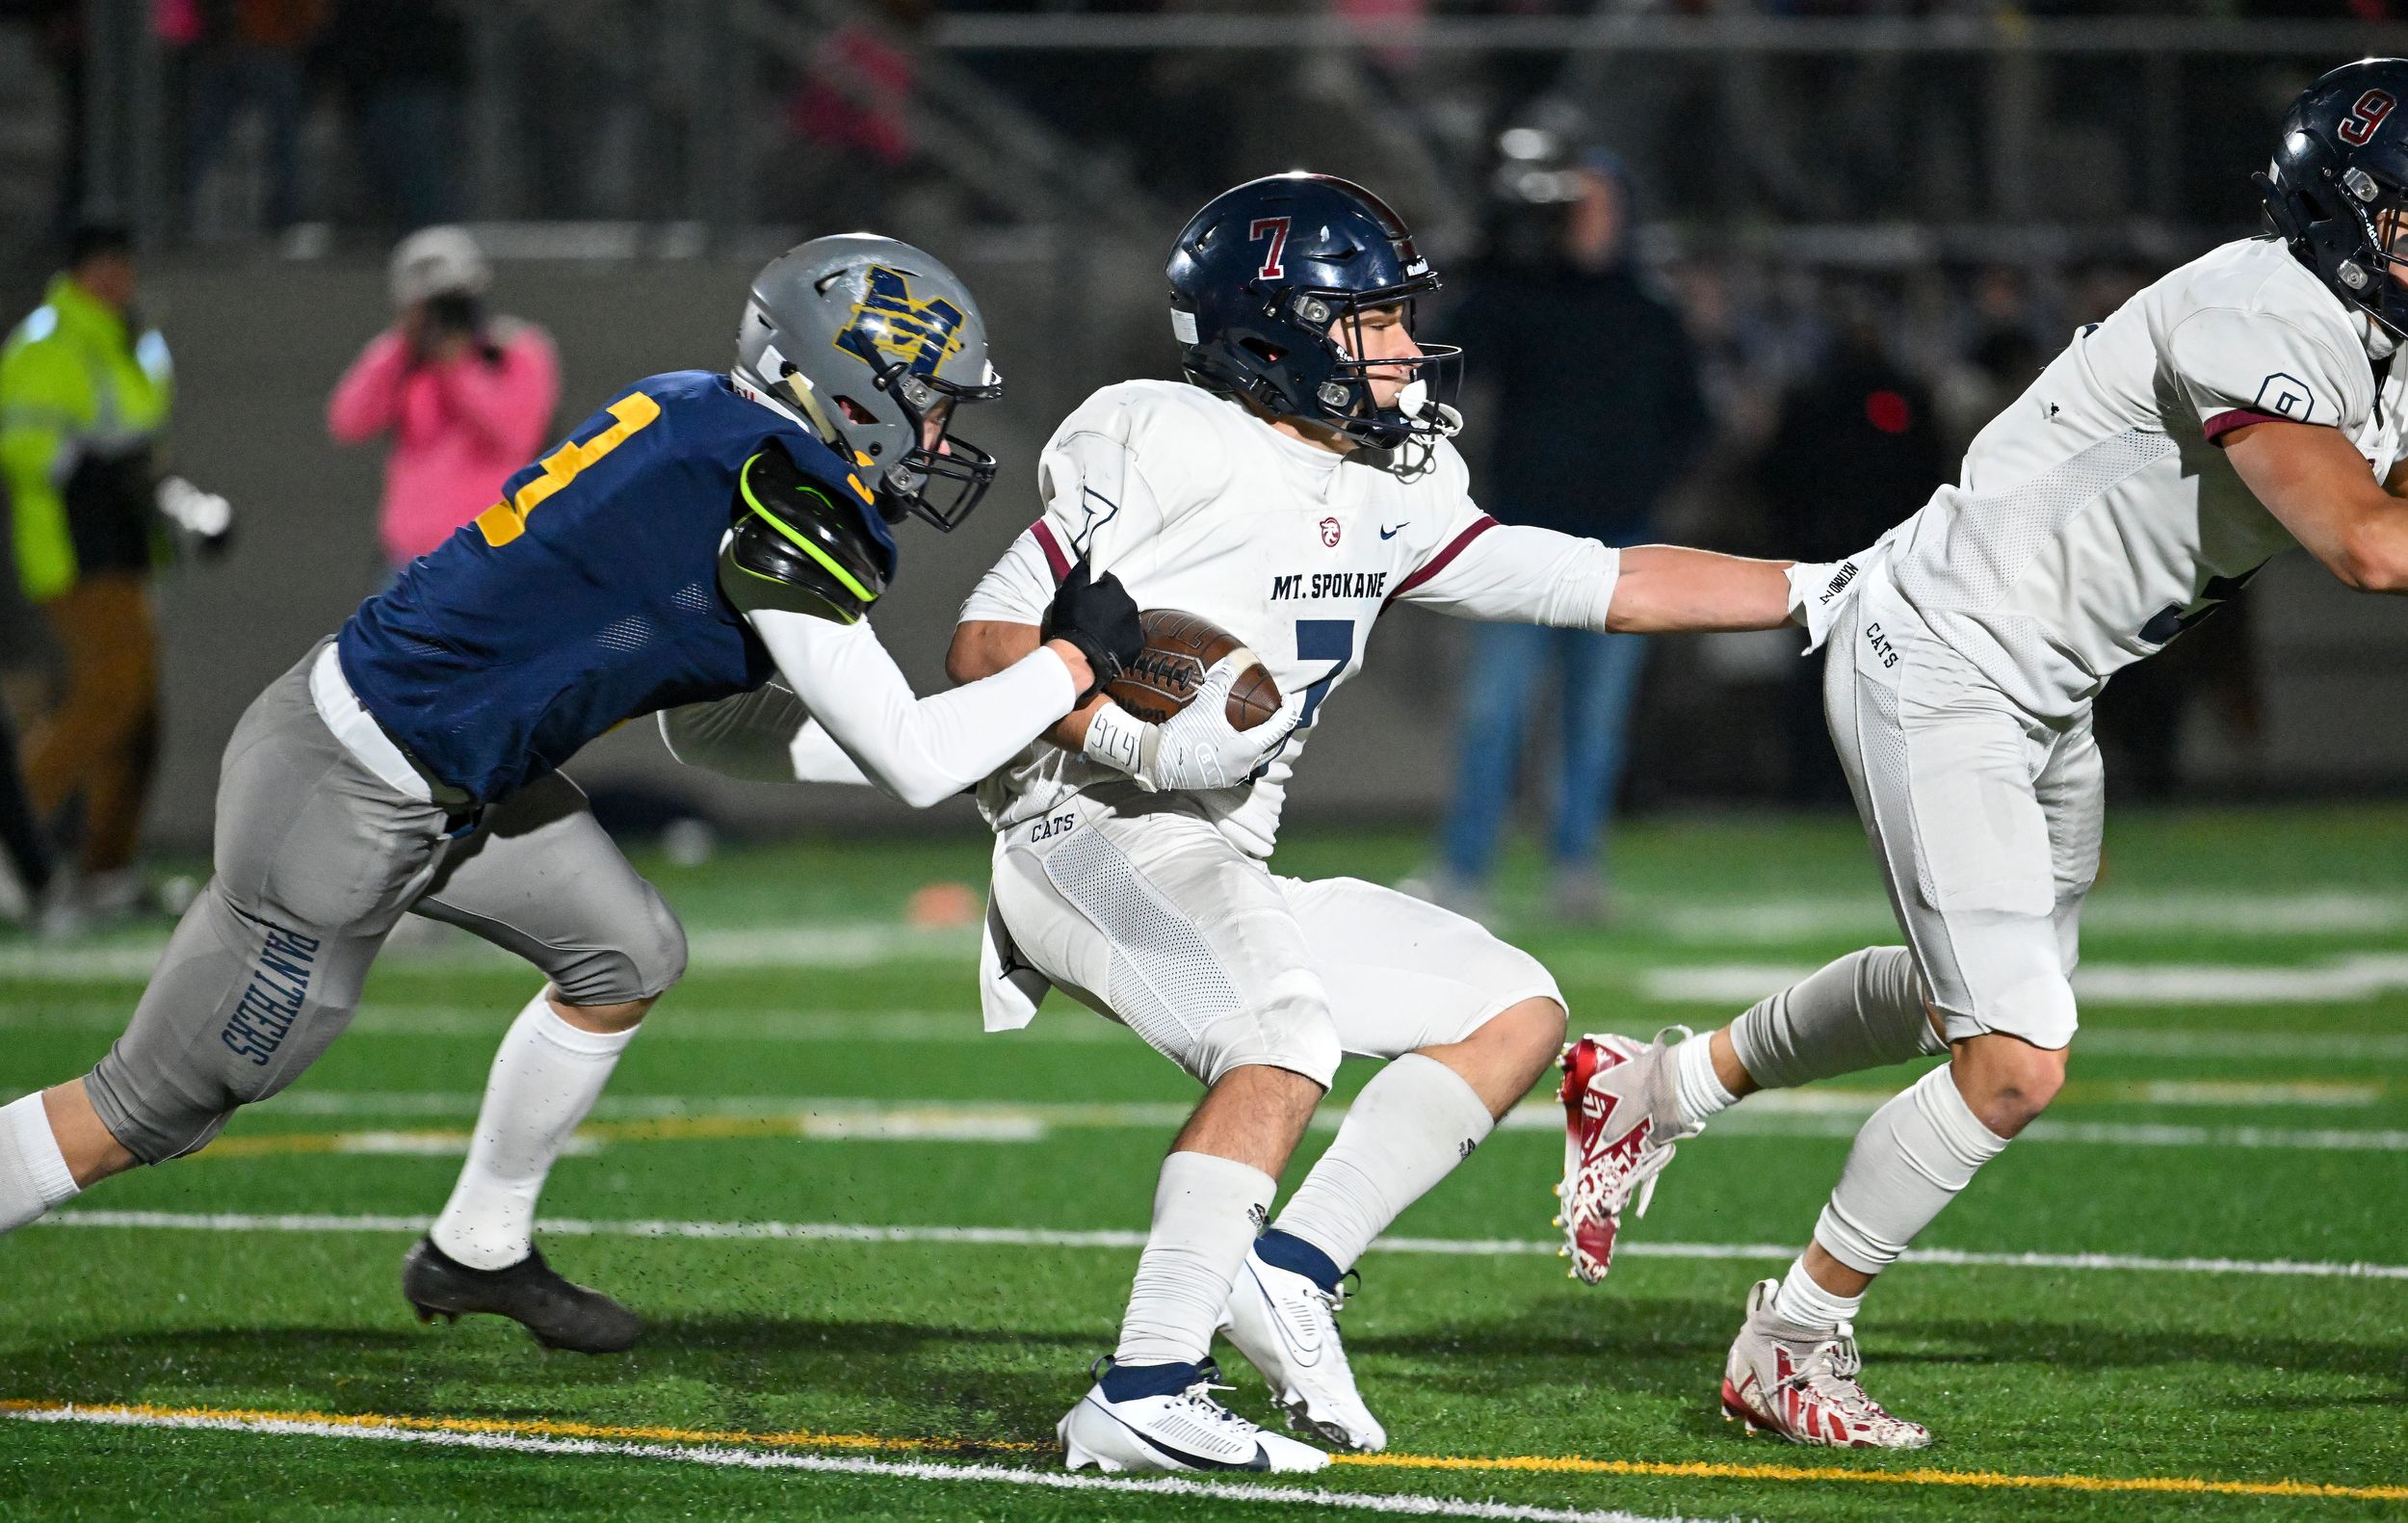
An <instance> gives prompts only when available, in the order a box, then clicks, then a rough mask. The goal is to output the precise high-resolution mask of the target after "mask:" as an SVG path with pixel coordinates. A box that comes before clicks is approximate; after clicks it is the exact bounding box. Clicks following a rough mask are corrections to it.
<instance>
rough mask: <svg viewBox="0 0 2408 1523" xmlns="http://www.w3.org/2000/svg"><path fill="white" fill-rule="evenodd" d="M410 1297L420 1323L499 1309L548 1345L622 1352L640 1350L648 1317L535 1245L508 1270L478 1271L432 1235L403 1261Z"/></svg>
mask: <svg viewBox="0 0 2408 1523" xmlns="http://www.w3.org/2000/svg"><path fill="white" fill-rule="evenodd" d="M402 1295H403V1296H404V1297H406V1298H407V1300H408V1301H409V1303H410V1305H411V1306H413V1307H415V1308H416V1309H417V1312H418V1320H419V1321H420V1322H432V1321H434V1319H435V1318H436V1317H438V1316H440V1317H446V1318H449V1319H450V1320H452V1321H453V1322H458V1321H459V1319H460V1315H461V1314H462V1313H463V1312H491V1313H492V1314H493V1315H495V1316H497V1317H508V1318H509V1319H510V1321H512V1322H514V1323H517V1324H518V1325H519V1326H523V1327H525V1328H526V1329H527V1330H528V1331H529V1332H531V1333H534V1334H535V1337H536V1342H537V1343H539V1344H541V1345H543V1346H544V1347H545V1348H547V1349H566V1350H568V1351H569V1352H572V1353H617V1352H620V1351H622V1350H624V1349H628V1348H632V1347H634V1345H635V1342H636V1339H637V1338H638V1337H639V1336H640V1335H641V1333H642V1332H643V1320H642V1319H641V1318H640V1317H638V1316H637V1315H636V1314H635V1313H634V1312H632V1311H629V1310H628V1309H627V1308H626V1307H624V1306H622V1305H620V1304H619V1303H618V1302H616V1301H615V1300H611V1298H609V1297H608V1296H605V1295H603V1294H602V1293H601V1292H600V1291H598V1290H593V1289H589V1287H587V1286H584V1285H578V1284H574V1283H572V1282H570V1281H568V1280H566V1279H563V1278H562V1277H561V1275H560V1274H559V1273H558V1272H557V1271H555V1270H554V1269H553V1268H552V1266H550V1265H549V1264H546V1263H544V1262H543V1254H542V1253H541V1252H540V1251H539V1250H537V1249H536V1248H533V1247H530V1248H529V1249H528V1250H527V1256H526V1257H525V1258H523V1259H520V1260H519V1261H518V1262H517V1263H515V1264H512V1265H511V1266H510V1268H508V1269H498V1270H481V1269H470V1268H469V1267H468V1266H467V1265H465V1264H462V1263H460V1262H459V1261H458V1259H456V1258H453V1257H452V1256H451V1255H450V1254H448V1253H446V1252H444V1251H443V1250H442V1249H441V1248H439V1247H435V1246H434V1240H433V1239H432V1238H420V1239H419V1240H418V1241H417V1243H416V1244H414V1245H412V1246H411V1247H410V1250H409V1252H408V1253H407V1254H406V1255H404V1256H403V1259H402Z"/></svg>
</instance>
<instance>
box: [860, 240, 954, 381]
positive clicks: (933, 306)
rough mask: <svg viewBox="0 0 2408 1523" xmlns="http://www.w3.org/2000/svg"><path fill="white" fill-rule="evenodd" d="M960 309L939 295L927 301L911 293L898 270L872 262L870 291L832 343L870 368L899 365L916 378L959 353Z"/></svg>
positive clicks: (931, 373)
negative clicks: (922, 300)
mask: <svg viewBox="0 0 2408 1523" xmlns="http://www.w3.org/2000/svg"><path fill="white" fill-rule="evenodd" d="M962 322H963V314H962V310H961V308H959V307H957V306H955V305H954V303H952V302H948V301H946V300H945V299H944V298H942V297H932V298H930V299H929V300H928V301H926V302H921V301H916V300H914V299H913V297H912V295H911V280H910V277H909V276H905V275H904V274H903V272H902V271H900V270H889V269H887V268H886V267H885V266H884V265H872V266H871V267H870V270H869V289H868V290H867V291H866V292H865V293H864V294H863V296H862V298H861V300H860V301H859V302H856V303H855V304H854V306H853V309H852V320H851V322H850V323H848V324H847V325H846V326H845V328H844V329H843V330H842V331H840V332H839V333H837V335H836V347H837V348H838V349H841V350H844V351H846V352H847V353H848V354H855V355H858V356H859V357H860V358H861V360H862V361H863V362H864V363H866V364H867V365H869V367H870V368H871V369H873V370H884V369H885V368H886V367H887V366H889V365H892V364H901V365H902V366H903V368H904V369H905V370H907V371H909V372H910V373H911V374H912V375H915V376H933V375H935V374H936V373H937V372H938V371H939V370H941V369H943V368H944V364H945V361H947V360H949V359H951V358H953V357H954V356H955V354H960V353H961V325H962Z"/></svg>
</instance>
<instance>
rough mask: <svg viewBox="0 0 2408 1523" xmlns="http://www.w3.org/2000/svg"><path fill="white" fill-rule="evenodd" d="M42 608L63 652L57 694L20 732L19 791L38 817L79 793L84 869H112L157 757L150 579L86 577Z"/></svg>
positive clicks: (126, 846) (122, 858) (127, 851)
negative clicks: (29, 728)
mask: <svg viewBox="0 0 2408 1523" xmlns="http://www.w3.org/2000/svg"><path fill="white" fill-rule="evenodd" d="M41 612H42V615H43V617H46V618H48V619H49V620H50V627H51V630H52V632H53V633H54V634H55V635H56V636H57V638H58V642H59V646H60V649H61V650H62V651H64V652H65V656H66V696H65V700H64V701H63V702H61V703H60V704H59V706H58V707H57V708H56V709H54V710H52V711H51V713H50V714H49V716H48V717H47V718H45V719H43V720H42V721H41V722H40V723H39V724H38V725H36V726H35V727H34V729H33V732H32V733H31V734H30V735H29V736H28V737H27V738H26V748H25V792H26V794H27V796H28V797H29V798H30V799H31V800H32V801H33V805H34V812H35V814H36V815H37V816H38V817H39V818H40V819H41V820H43V821H48V820H49V819H50V818H51V817H52V816H54V815H56V814H57V813H58V812H59V811H60V810H61V809H63V808H65V806H66V804H67V803H68V802H69V801H72V800H74V799H76V798H77V797H79V796H80V797H81V798H82V799H83V801H84V852H83V867H84V871H85V872H86V873H109V872H115V871H116V870H118V868H122V867H128V866H131V865H132V863H133V860H134V846H135V841H136V839H137V837H138V836H139V834H140V832H141V830H142V824H143V804H144V801H145V800H146V799H147V798H148V797H149V794H150V778H151V774H152V772H153V771H154V770H155V769H156V768H157V765H158V759H159V653H158V635H157V631H156V629H155V628H154V626H153V624H152V622H151V617H150V587H149V579H148V578H147V577H144V576H141V575H138V574H136V573H134V572H130V571H106V572H102V573H100V574H99V575H96V576H90V577H86V578H85V579H84V580H83V581H81V582H78V583H77V584H76V585H75V586H74V587H72V588H70V589H68V590H67V591H65V592H63V593H61V594H60V595H58V596H57V597H54V598H52V599H50V600H49V601H48V602H46V603H44V604H42V605H41Z"/></svg>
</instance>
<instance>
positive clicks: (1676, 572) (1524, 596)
mask: <svg viewBox="0 0 2408 1523" xmlns="http://www.w3.org/2000/svg"><path fill="white" fill-rule="evenodd" d="M1454 543H1455V545H1456V546H1457V548H1456V549H1455V550H1454V552H1453V554H1451V555H1448V556H1445V557H1443V558H1442V559H1441V560H1440V561H1438V562H1436V563H1434V565H1436V569H1435V570H1434V571H1426V572H1424V573H1421V574H1418V575H1416V576H1414V577H1412V578H1409V579H1408V580H1407V581H1406V583H1405V588H1404V590H1403V591H1400V592H1399V593H1398V594H1397V595H1398V596H1399V597H1400V598H1402V599H1403V600H1405V601H1407V602H1413V603H1422V604H1425V605H1428V606H1431V607H1435V608H1438V609H1440V610H1441V611H1443V612H1446V613H1451V614H1458V615H1461V616H1462V617H1467V618H1484V619H1494V620H1498V621H1501V622H1505V623H1526V624H1546V625H1550V626H1552V627H1555V628H1559V629H1598V630H1611V631H1614V632H1616V633H1627V634H1672V633H1677V632H1683V631H1705V630H1729V629H1777V628H1779V627H1780V626H1781V625H1783V624H1785V623H1788V622H1790V618H1791V609H1792V605H1793V597H1792V593H1791V590H1790V575H1789V573H1790V568H1791V566H1792V565H1793V563H1791V562H1788V561H1748V560H1742V559H1741V558H1740V557H1738V556H1730V555H1717V554H1715V553H1714V552H1713V551H1711V550H1689V549H1684V548H1683V547H1681V546H1679V545H1671V544H1643V545H1635V546H1633V547H1631V548H1629V549H1627V550H1615V549H1613V548H1611V547H1610V546H1608V545H1604V544H1600V543H1599V542H1598V541H1596V540H1594V539H1587V538H1581V537H1579V536H1577V535H1568V534H1558V533H1557V532H1556V531H1555V530H1552V529H1534V528H1531V527H1529V526H1527V525H1519V524H1499V523H1491V522H1489V521H1488V520H1487V519H1485V518H1482V519H1480V520H1479V522H1477V523H1476V524H1474V525H1473V526H1472V528H1471V529H1470V530H1469V531H1468V532H1467V533H1466V534H1464V535H1463V536H1460V537H1458V538H1457V539H1456V540H1455V541H1454Z"/></svg>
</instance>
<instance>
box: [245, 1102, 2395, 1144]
mask: <svg viewBox="0 0 2408 1523" xmlns="http://www.w3.org/2000/svg"><path fill="white" fill-rule="evenodd" d="M2172 1092H2173V1093H2174V1094H2177V1095H2183V1094H2186V1093H2188V1092H2190V1091H2188V1090H2185V1089H2182V1088H2177V1089H2175V1090H2173V1091H2172ZM2209 1092H2211V1093H2216V1092H2219V1091H2215V1090H2211V1091H2209ZM2245 1092H2247V1093H2249V1094H2252V1095H2261V1094H2263V1092H2264V1091H2261V1090H2247V1091H2245ZM2133 1093H2134V1094H2135V1095H2137V1096H2140V1097H2141V1098H2138V1099H2136V1100H2134V1101H2133V1103H2134V1104H2144V1105H2145V1104H2152V1103H2154V1104H2159V1105H2163V1104H2168V1103H2172V1104H2176V1105H2178V1106H2180V1107H2182V1108H2186V1109H2187V1108H2192V1107H2194V1106H2196V1105H2198V1104H2200V1103H2202V1102H2200V1101H2196V1100H2190V1099H2182V1100H2176V1101H2171V1102H2169V1101H2167V1100H2163V1099H2160V1100H2158V1101H2154V1102H2153V1101H2150V1100H2149V1099H2147V1098H2146V1096H2147V1094H2148V1093H2149V1087H2148V1086H2146V1085H2142V1086H2137V1087H2135V1089H2134V1090H2133ZM303 1095H304V1096H312V1095H314V1098H308V1099H306V1100H304V1099H303V1097H302V1096H296V1097H295V1099H294V1100H293V1101H290V1102H288V1101H283V1100H273V1101H269V1102H267V1107H268V1110H269V1112H270V1114H274V1113H275V1111H276V1110H278V1109H289V1110H291V1111H294V1112H301V1113H305V1114H311V1115H318V1116H396V1115H410V1116H435V1115H441V1116H473V1115H474V1114H475V1111H476V1101H477V1097H476V1096H474V1095H471V1094H466V1093H459V1094H449V1093H439V1092H438V1093H433V1094H403V1095H386V1094H382V1093H380V1092H378V1091H366V1092H364V1093H360V1094H357V1095H348V1094H346V1093H345V1092H344V1091H341V1090H325V1091H303ZM1889 1098H1890V1091H1888V1090H1829V1089H1814V1090H1798V1091H1775V1092H1772V1093H1767V1094H1762V1095H1757V1096H1753V1097H1751V1098H1750V1099H1749V1100H1748V1101H1747V1102H1745V1103H1744V1104H1743V1105H1741V1106H1740V1107H1739V1108H1737V1109H1735V1110H1733V1111H1730V1112H1727V1113H1725V1114H1724V1115H1723V1116H1721V1117H1719V1118H1718V1119H1716V1121H1715V1122H1714V1133H1715V1135H1717V1136H1722V1137H1828V1138H1842V1137H1852V1136H1854V1135H1855V1134H1856V1131H1857V1128H1858V1126H1859V1125H1860V1124H1861V1123H1862V1121H1863V1119H1864V1117H1865V1116H1869V1115H1871V1113H1872V1112H1873V1111H1874V1110H1876V1109H1878V1108H1879V1107H1880V1106H1881V1105H1882V1104H1883V1103H1884V1102H1885V1101H1887V1100H1888V1099H1889ZM2209 1103H2215V1104H2224V1103H2234V1102H2233V1101H2231V1099H2230V1098H2229V1095H2228V1097H2227V1098H2226V1099H2222V1100H2216V1101H2213V1102H2209ZM2252 1103H2266V1102H2265V1101H2264V1100H2263V1099H2260V1100H2253V1101H2252ZM1191 1109H1192V1106H1191V1104H1190V1103H1189V1102H1187V1101H1183V1100H1135V1101H1042V1100H1027V1101H1008V1100H964V1101H947V1100H916V1101H904V1102H896V1101H886V1100H874V1099H864V1098H859V1097H855V1096H808V1095H796V1096H787V1097H775V1098H768V1097H765V1098H760V1099H751V1098H723V1099H712V1098H702V1099H694V1098H689V1097H684V1096H642V1095H631V1096H627V1097H624V1098H614V1097H605V1099H604V1100H603V1101H602V1102H601V1103H600V1104H599V1105H597V1107H596V1111H595V1116H594V1118H593V1120H592V1121H591V1122H589V1125H588V1127H587V1128H586V1130H585V1131H583V1132H581V1133H580V1134H579V1135H578V1139H577V1141H578V1144H579V1145H580V1146H581V1147H584V1148H598V1147H607V1146H612V1145H616V1144H622V1143H645V1144H650V1143H654V1142H691V1141H697V1140H711V1139H714V1138H723V1137H728V1136H742V1135H776V1134H783V1135H791V1136H796V1137H801V1138H807V1139H813V1140H819V1141H830V1142H1044V1141H1046V1140H1048V1139H1049V1138H1051V1137H1053V1136H1054V1135H1056V1134H1057V1133H1060V1132H1064V1131H1073V1132H1075V1131H1120V1130H1130V1131H1160V1132H1167V1131H1169V1130H1171V1129H1174V1128H1176V1127H1177V1126H1178V1125H1179V1124H1180V1123H1181V1122H1182V1121H1184V1120H1186V1119H1187V1116H1188V1114H1189V1112H1190V1111H1191ZM1344 1115H1345V1107H1344V1106H1343V1105H1325V1106H1323V1107H1322V1108H1321V1109H1320V1110H1319V1111H1317V1112H1316V1113H1315V1114H1314V1116H1313V1121H1312V1126H1313V1129H1314V1130H1315V1131H1322V1132H1326V1131H1332V1130H1335V1129H1336V1127H1337V1125H1338V1123H1339V1120H1340V1119H1341V1118H1342V1117H1343V1116H1344ZM1501 1124H1502V1125H1503V1126H1504V1127H1505V1129H1506V1130H1509V1131H1529V1132H1552V1131H1555V1130H1556V1129H1557V1128H1558V1127H1559V1126H1561V1125H1562V1124H1563V1123H1562V1113H1561V1112H1560V1111H1559V1110H1558V1109H1557V1106H1556V1105H1555V1103H1554V1102H1553V1101H1551V1100H1537V1099H1534V1100H1526V1101H1524V1102H1523V1103H1522V1104H1521V1105H1519V1106H1516V1107H1515V1108H1514V1109H1513V1110H1512V1111H1510V1112H1508V1113H1507V1114H1506V1116H1505V1119H1504V1121H1503V1122H1502V1123H1501ZM2022 1140H2023V1141H2025V1142H2035V1143H2050V1142H2055V1143H2064V1144H2072V1145H2082V1146H2105V1147H2200V1148H2247V1149H2267V1148H2272V1149H2293V1150H2298V1151H2303V1152H2372V1153H2398V1152H2408V1129H2398V1128H2389V1127H2363V1128H2361V1127H2284V1126H2255V1125H2206V1124H2200V1123H2178V1122H2153V1121H2084V1120H2080V1119H2074V1118H2068V1117H2065V1116H2043V1117H2041V1118H2040V1119H2039V1120H2037V1121H2034V1122H2033V1123H2032V1124H2031V1125H2030V1126H2028V1127H2027V1128H2025V1130H2024V1133H2023V1138H2022ZM467 1149H468V1134H467V1132H466V1131H464V1130H461V1129H458V1128H449V1127H446V1128H428V1129H423V1130H396V1129H393V1128H389V1127H372V1128H360V1129H355V1130H346V1131H336V1132H306V1133H303V1132H293V1133H284V1132H246V1133H244V1134H243V1135H241V1136H239V1137H237V1138H232V1139H229V1140H227V1142H222V1143H221V1144H219V1146H218V1148H217V1149H216V1150H215V1151H214V1152H209V1153H203V1154H201V1155H199V1156H200V1157H202V1158H203V1159H210V1158H217V1159H226V1160H236V1159H240V1158H243V1157H255V1156H260V1155H266V1154H282V1153H307V1152H317V1153H427V1154H438V1155H440V1154H451V1155H458V1154H460V1153H464V1152H466V1151H467Z"/></svg>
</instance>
